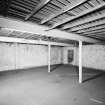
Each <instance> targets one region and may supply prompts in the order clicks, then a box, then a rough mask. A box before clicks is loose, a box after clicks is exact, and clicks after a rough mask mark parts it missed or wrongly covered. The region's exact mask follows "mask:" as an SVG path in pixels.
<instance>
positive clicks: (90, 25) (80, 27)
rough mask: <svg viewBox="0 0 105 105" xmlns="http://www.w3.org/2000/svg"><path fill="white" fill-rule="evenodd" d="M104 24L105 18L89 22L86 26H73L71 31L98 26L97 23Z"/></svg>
mask: <svg viewBox="0 0 105 105" xmlns="http://www.w3.org/2000/svg"><path fill="white" fill-rule="evenodd" d="M103 24H105V20H101V21H99V22H98V21H96V22H93V23H88V24H85V25H84V26H78V27H75V28H72V29H71V31H78V30H82V29H87V28H90V27H94V26H97V25H103Z"/></svg>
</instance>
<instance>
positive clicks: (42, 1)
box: [25, 0, 51, 20]
mask: <svg viewBox="0 0 105 105" xmlns="http://www.w3.org/2000/svg"><path fill="white" fill-rule="evenodd" d="M50 1H51V0H41V2H40V3H39V5H37V6H36V7H35V8H34V9H33V11H31V13H30V14H28V15H27V16H26V18H25V20H28V19H29V18H30V17H31V16H33V15H34V14H35V13H37V12H38V11H39V10H40V9H41V8H43V7H44V6H45V5H46V4H47V3H49V2H50Z"/></svg>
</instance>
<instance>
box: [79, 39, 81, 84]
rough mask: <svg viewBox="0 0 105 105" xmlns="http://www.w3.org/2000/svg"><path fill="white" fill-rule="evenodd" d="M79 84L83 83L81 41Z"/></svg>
mask: <svg viewBox="0 0 105 105" xmlns="http://www.w3.org/2000/svg"><path fill="white" fill-rule="evenodd" d="M79 83H82V41H79Z"/></svg>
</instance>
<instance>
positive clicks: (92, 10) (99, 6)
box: [50, 3, 105, 30]
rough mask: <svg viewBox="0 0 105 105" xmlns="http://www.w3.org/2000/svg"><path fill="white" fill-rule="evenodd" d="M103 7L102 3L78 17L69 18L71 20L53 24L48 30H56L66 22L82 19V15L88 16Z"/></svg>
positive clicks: (67, 19)
mask: <svg viewBox="0 0 105 105" xmlns="http://www.w3.org/2000/svg"><path fill="white" fill-rule="evenodd" d="M104 6H105V3H102V4H100V5H98V6H96V7H94V8H92V9H91V8H90V9H88V10H86V11H84V12H82V13H80V14H79V15H76V16H74V17H71V18H70V17H68V18H66V19H64V20H63V21H60V22H58V23H55V24H54V25H53V26H52V27H51V28H50V30H51V29H54V28H56V27H58V26H59V25H62V24H65V23H67V22H70V21H73V20H74V19H77V18H80V17H82V16H84V15H87V14H89V13H92V12H94V11H96V10H98V9H100V8H102V7H104Z"/></svg>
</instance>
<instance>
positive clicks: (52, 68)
mask: <svg viewBox="0 0 105 105" xmlns="http://www.w3.org/2000/svg"><path fill="white" fill-rule="evenodd" d="M60 66H62V64H58V65H53V66H51V72H52V71H54V70H55V69H57V68H58V67H60Z"/></svg>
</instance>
